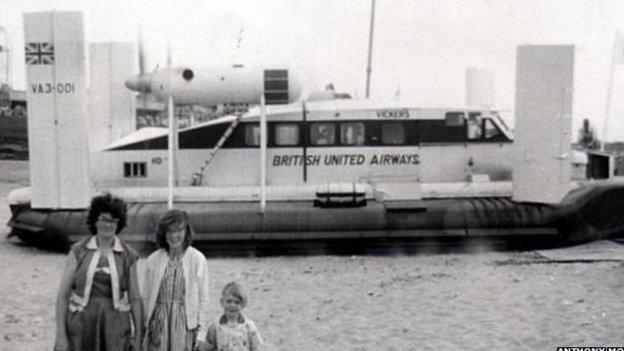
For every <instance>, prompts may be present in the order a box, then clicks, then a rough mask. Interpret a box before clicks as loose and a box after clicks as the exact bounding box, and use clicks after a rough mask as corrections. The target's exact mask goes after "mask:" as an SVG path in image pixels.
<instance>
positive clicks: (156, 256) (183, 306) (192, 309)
mask: <svg viewBox="0 0 624 351" xmlns="http://www.w3.org/2000/svg"><path fill="white" fill-rule="evenodd" d="M191 234H192V230H191V226H190V224H189V218H188V214H187V213H186V212H184V211H179V210H170V211H169V212H167V213H166V214H165V216H164V217H163V219H162V220H161V221H160V224H159V225H158V230H157V232H156V242H157V243H158V246H160V249H159V250H157V251H155V252H154V253H152V254H151V255H150V256H149V257H148V258H147V265H146V266H147V268H146V271H145V277H146V283H145V287H146V289H145V290H146V291H145V301H146V306H147V308H146V315H147V318H146V319H145V322H146V323H147V328H146V333H145V349H147V350H148V351H191V350H195V349H199V350H201V349H202V348H203V347H204V346H205V345H204V340H205V338H206V336H205V333H206V324H207V318H206V312H207V307H208V266H207V263H206V258H205V257H204V255H203V254H202V253H201V252H199V251H197V250H196V249H195V248H193V247H192V246H191V245H190V244H191Z"/></svg>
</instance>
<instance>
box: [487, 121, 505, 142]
mask: <svg viewBox="0 0 624 351" xmlns="http://www.w3.org/2000/svg"><path fill="white" fill-rule="evenodd" d="M483 129H484V134H485V138H486V139H491V138H494V137H496V136H497V135H499V134H500V133H501V131H500V130H499V129H498V127H497V126H496V124H494V122H493V121H492V120H491V119H486V120H485V124H484V128H483Z"/></svg>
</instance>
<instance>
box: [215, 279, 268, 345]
mask: <svg viewBox="0 0 624 351" xmlns="http://www.w3.org/2000/svg"><path fill="white" fill-rule="evenodd" d="M246 305H247V295H246V294H245V292H244V291H243V288H242V286H241V285H240V284H238V283H236V282H230V283H227V284H226V285H225V287H224V288H223V291H222V292H221V306H222V307H223V315H222V316H221V318H219V320H218V321H217V322H214V323H212V324H210V326H208V332H207V333H206V344H205V345H206V346H207V348H206V350H219V351H257V350H260V349H261V347H262V343H263V341H262V337H261V336H260V332H259V331H258V328H257V327H256V325H255V324H254V322H253V321H252V320H251V319H248V318H245V317H244V316H243V315H242V313H241V311H242V310H243V308H244V307H245V306H246Z"/></svg>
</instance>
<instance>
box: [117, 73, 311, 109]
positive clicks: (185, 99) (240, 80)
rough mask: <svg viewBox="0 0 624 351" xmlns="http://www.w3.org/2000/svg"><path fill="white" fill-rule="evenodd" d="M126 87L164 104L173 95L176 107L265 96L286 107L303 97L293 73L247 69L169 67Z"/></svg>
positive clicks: (253, 100)
mask: <svg viewBox="0 0 624 351" xmlns="http://www.w3.org/2000/svg"><path fill="white" fill-rule="evenodd" d="M126 86H127V87H128V88H129V89H131V90H135V91H139V92H143V93H152V94H154V95H155V96H157V97H158V98H159V99H161V100H163V101H166V100H167V99H168V98H169V96H170V95H171V96H173V100H174V102H175V103H176V104H202V105H217V104H230V103H231V104H241V103H258V102H259V99H260V95H261V94H262V93H263V92H264V94H265V98H266V103H267V104H286V103H290V102H293V101H296V100H297V99H298V98H299V96H300V95H301V85H300V82H299V81H298V80H297V78H296V76H295V75H294V74H293V72H292V70H289V69H287V68H260V67H255V66H244V65H230V66H212V67H202V68H197V69H194V68H192V67H170V68H165V69H161V70H158V71H156V72H154V73H150V74H144V75H141V76H136V77H134V78H132V79H130V80H128V81H127V82H126Z"/></svg>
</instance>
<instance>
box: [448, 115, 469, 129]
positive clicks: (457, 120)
mask: <svg viewBox="0 0 624 351" xmlns="http://www.w3.org/2000/svg"><path fill="white" fill-rule="evenodd" d="M444 119H445V121H446V125H447V126H449V127H461V126H463V125H464V124H465V123H466V117H465V115H464V113H463V112H447V113H446V115H445V116H444Z"/></svg>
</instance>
